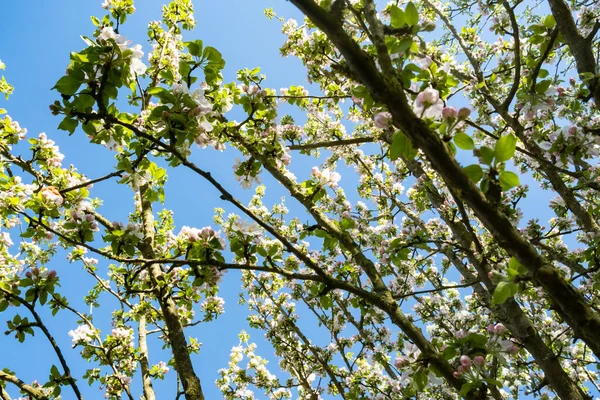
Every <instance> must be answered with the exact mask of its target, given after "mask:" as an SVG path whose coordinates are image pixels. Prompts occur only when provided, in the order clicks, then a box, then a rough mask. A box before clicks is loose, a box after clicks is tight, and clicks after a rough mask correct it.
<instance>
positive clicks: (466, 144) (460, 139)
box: [454, 132, 475, 150]
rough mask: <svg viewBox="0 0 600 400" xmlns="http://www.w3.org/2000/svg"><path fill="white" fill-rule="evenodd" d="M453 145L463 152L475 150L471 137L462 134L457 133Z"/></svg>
mask: <svg viewBox="0 0 600 400" xmlns="http://www.w3.org/2000/svg"><path fill="white" fill-rule="evenodd" d="M454 144H455V145H456V146H457V147H458V148H460V149H463V150H473V149H474V148H475V143H474V142H473V139H471V136H469V135H467V134H466V133H464V132H458V133H457V134H456V135H454Z"/></svg>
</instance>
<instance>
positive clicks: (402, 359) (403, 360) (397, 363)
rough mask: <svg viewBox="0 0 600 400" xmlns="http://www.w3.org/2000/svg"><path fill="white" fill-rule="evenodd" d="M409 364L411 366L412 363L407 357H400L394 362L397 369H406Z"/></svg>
mask: <svg viewBox="0 0 600 400" xmlns="http://www.w3.org/2000/svg"><path fill="white" fill-rule="evenodd" d="M408 364H410V361H408V358H406V357H405V356H399V357H397V358H396V360H395V361H394V365H395V366H396V368H403V367H406V366H407V365H408Z"/></svg>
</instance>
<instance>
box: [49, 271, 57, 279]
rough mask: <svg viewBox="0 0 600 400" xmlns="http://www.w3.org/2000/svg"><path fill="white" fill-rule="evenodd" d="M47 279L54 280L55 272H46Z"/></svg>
mask: <svg viewBox="0 0 600 400" xmlns="http://www.w3.org/2000/svg"><path fill="white" fill-rule="evenodd" d="M48 278H52V279H53V278H56V271H55V270H52V271H50V272H48Z"/></svg>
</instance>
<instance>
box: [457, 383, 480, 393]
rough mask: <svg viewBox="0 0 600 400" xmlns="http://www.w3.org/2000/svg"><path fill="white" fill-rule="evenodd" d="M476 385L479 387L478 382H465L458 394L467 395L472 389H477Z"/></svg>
mask: <svg viewBox="0 0 600 400" xmlns="http://www.w3.org/2000/svg"><path fill="white" fill-rule="evenodd" d="M476 387H477V384H476V383H475V382H467V383H463V385H462V386H461V387H460V392H458V394H459V395H461V396H462V397H466V396H467V394H469V392H470V391H471V390H472V389H475V388H476Z"/></svg>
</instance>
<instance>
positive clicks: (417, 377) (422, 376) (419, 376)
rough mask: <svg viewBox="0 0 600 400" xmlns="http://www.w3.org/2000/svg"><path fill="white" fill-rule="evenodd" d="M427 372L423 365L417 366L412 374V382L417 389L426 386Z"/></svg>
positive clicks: (420, 389)
mask: <svg viewBox="0 0 600 400" xmlns="http://www.w3.org/2000/svg"><path fill="white" fill-rule="evenodd" d="M428 380H429V379H428V376H427V372H426V371H425V369H424V368H423V367H419V368H418V369H417V371H416V372H415V374H414V375H413V382H414V384H415V386H416V387H417V389H418V390H419V391H423V390H424V389H425V387H426V386H427V381H428Z"/></svg>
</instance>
